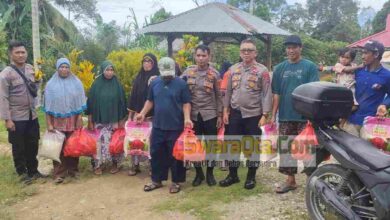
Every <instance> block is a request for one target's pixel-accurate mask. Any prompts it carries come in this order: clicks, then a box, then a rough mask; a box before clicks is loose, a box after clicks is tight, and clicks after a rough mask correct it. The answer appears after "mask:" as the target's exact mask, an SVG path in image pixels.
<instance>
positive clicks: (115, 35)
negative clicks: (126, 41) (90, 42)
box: [96, 20, 120, 56]
mask: <svg viewBox="0 0 390 220" xmlns="http://www.w3.org/2000/svg"><path fill="white" fill-rule="evenodd" d="M119 29H120V27H119V26H117V25H116V23H115V21H111V22H109V23H104V22H103V21H102V20H100V21H98V22H97V27H96V31H97V33H96V40H97V42H98V43H99V44H100V45H104V48H103V49H104V55H105V56H107V55H108V54H109V53H110V52H111V51H113V50H116V49H118V47H119V37H120V36H119Z"/></svg>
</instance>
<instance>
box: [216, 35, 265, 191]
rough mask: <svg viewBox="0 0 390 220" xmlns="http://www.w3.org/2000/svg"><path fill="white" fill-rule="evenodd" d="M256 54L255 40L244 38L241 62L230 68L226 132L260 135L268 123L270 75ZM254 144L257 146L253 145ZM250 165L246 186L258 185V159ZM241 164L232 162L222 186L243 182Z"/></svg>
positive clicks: (221, 183) (226, 98)
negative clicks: (240, 174)
mask: <svg viewBox="0 0 390 220" xmlns="http://www.w3.org/2000/svg"><path fill="white" fill-rule="evenodd" d="M256 56H257V50H256V45H255V42H254V41H253V40H251V39H246V40H243V41H242V42H241V45H240V57H241V58H242V62H240V63H237V64H235V65H234V66H232V67H231V68H230V72H231V75H230V76H229V79H228V86H227V90H226V95H225V100H224V113H223V122H224V124H228V129H227V132H226V133H227V135H257V136H260V135H261V130H260V126H263V125H264V124H265V123H266V121H267V119H268V114H269V112H271V110H272V91H271V84H270V83H271V82H270V81H271V80H270V76H269V73H268V70H267V68H266V67H265V66H264V65H262V64H260V63H257V62H256ZM255 143H256V142H255ZM255 147H256V148H257V147H258V146H253V148H255ZM233 162H234V161H233ZM247 162H248V161H247ZM256 162H257V163H256ZM247 165H248V173H247V178H246V182H245V185H244V188H245V189H253V188H254V187H255V186H256V180H255V177H256V170H257V168H258V165H259V163H258V159H257V161H254V163H247ZM238 166H239V164H238V163H232V162H231V163H229V175H228V176H227V177H226V178H225V179H224V180H222V181H220V182H219V184H220V186H222V187H227V186H230V185H232V184H235V183H238V182H239V181H240V180H239V178H238V175H237V169H238Z"/></svg>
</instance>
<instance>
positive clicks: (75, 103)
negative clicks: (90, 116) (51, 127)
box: [43, 58, 86, 118]
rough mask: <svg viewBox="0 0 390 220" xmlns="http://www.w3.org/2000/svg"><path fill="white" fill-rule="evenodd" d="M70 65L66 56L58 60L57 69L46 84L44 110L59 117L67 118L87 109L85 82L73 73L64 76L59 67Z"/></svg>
mask: <svg viewBox="0 0 390 220" xmlns="http://www.w3.org/2000/svg"><path fill="white" fill-rule="evenodd" d="M64 64H65V65H68V67H69V68H70V62H69V60H68V59H66V58H61V59H58V60H57V65H56V67H57V71H56V72H55V73H54V75H53V76H52V77H51V78H50V80H49V81H48V82H47V84H46V88H45V96H44V107H43V108H44V111H45V112H46V113H47V114H49V115H52V116H54V117H57V118H67V117H71V116H73V115H78V114H80V113H82V112H83V111H84V110H85V109H86V97H85V92H84V88H83V84H82V83H81V81H80V80H79V78H77V76H75V75H74V74H73V73H70V74H69V75H68V76H67V77H65V78H63V77H61V76H60V75H59V73H58V69H59V68H60V66H61V65H64Z"/></svg>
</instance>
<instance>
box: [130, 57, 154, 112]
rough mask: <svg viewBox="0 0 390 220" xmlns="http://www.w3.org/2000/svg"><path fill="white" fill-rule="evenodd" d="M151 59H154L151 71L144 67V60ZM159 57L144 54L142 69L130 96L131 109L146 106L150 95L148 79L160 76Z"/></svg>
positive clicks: (140, 108) (136, 110) (139, 109)
mask: <svg viewBox="0 0 390 220" xmlns="http://www.w3.org/2000/svg"><path fill="white" fill-rule="evenodd" d="M145 59H150V60H152V61H153V68H152V69H151V70H150V71H145V70H144V67H143V61H144V60H145ZM159 75H160V71H159V70H158V63H157V58H156V56H155V55H153V54H151V53H147V54H145V55H144V57H143V58H142V61H141V69H140V71H139V73H138V75H137V76H136V78H135V79H134V81H133V88H132V89H131V94H130V97H129V104H128V107H129V109H130V110H131V111H135V112H138V113H139V112H140V111H141V110H142V108H143V107H144V104H145V102H146V99H147V97H148V88H149V86H148V81H149V79H150V77H152V76H159ZM149 115H150V114H149Z"/></svg>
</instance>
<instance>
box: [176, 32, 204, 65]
mask: <svg viewBox="0 0 390 220" xmlns="http://www.w3.org/2000/svg"><path fill="white" fill-rule="evenodd" d="M183 41H184V44H183V47H182V48H181V49H180V50H179V51H178V52H177V54H176V55H175V60H176V62H177V63H178V64H179V66H180V67H181V69H182V70H184V69H185V68H187V67H188V66H191V65H193V64H194V57H193V54H194V50H195V48H196V47H197V46H198V44H199V37H195V36H192V35H187V34H186V35H183Z"/></svg>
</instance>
